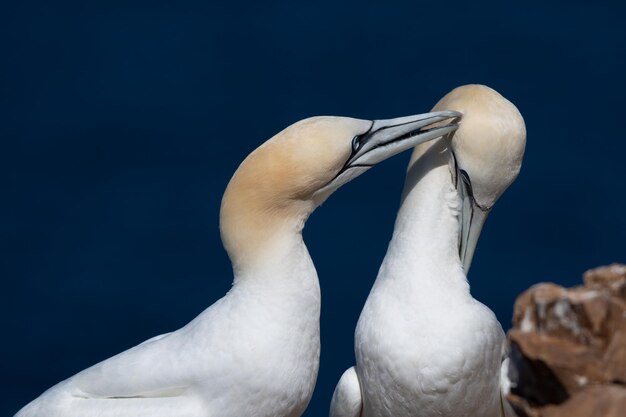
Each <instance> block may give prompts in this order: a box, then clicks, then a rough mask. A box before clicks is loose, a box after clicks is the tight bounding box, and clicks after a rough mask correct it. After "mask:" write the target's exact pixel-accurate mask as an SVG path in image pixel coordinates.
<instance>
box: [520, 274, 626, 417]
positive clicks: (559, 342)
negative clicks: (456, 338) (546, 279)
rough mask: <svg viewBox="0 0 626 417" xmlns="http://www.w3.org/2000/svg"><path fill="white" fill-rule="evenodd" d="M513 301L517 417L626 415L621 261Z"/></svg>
mask: <svg viewBox="0 0 626 417" xmlns="http://www.w3.org/2000/svg"><path fill="white" fill-rule="evenodd" d="M583 280H584V285H583V286H580V287H576V288H571V289H565V288H562V287H559V286H557V285H554V284H538V285H535V286H533V287H532V288H530V289H529V290H527V291H526V292H524V293H523V294H522V295H521V296H520V297H519V298H518V299H517V301H516V303H515V311H514V315H513V329H512V330H511V331H509V341H510V345H511V360H510V367H509V378H510V379H511V380H512V387H511V394H510V395H509V396H508V399H509V402H510V403H511V405H512V406H513V408H514V409H515V412H516V413H517V414H518V415H519V416H520V417H578V416H580V417H583V416H584V417H591V416H593V417H595V416H598V417H601V416H606V417H618V416H619V417H626V265H619V264H613V265H611V266H607V267H602V268H597V269H593V270H590V271H587V272H586V273H585V275H584V279H583Z"/></svg>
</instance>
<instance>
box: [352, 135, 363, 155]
mask: <svg viewBox="0 0 626 417" xmlns="http://www.w3.org/2000/svg"><path fill="white" fill-rule="evenodd" d="M359 146H361V140H360V138H359V137H358V136H355V137H353V138H352V153H356V151H357V150H358V149H359Z"/></svg>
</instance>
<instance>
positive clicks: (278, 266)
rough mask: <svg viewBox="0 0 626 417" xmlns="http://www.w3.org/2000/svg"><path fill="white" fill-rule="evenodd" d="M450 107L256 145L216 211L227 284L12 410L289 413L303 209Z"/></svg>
mask: <svg viewBox="0 0 626 417" xmlns="http://www.w3.org/2000/svg"><path fill="white" fill-rule="evenodd" d="M457 116H458V113H456V112H450V111H444V112H437V113H428V114H423V115H417V116H409V117H402V118H398V119H391V120H379V121H374V122H372V121H367V120H357V119H351V118H346V117H315V118H310V119H306V120H303V121H300V122H298V123H296V124H294V125H292V126H290V127H288V128H287V129H285V130H284V131H282V132H280V133H278V134H277V135H276V136H274V137H273V138H271V139H270V140H268V141H267V142H266V143H264V144H263V145H262V146H260V147H259V148H258V149H256V150H255V151H254V152H252V153H251V154H250V155H249V156H248V157H247V158H246V159H245V160H244V161H243V163H242V164H241V165H240V166H239V168H238V169H237V171H236V172H235V174H234V175H233V178H232V179H231V181H230V183H229V184H228V187H227V189H226V192H225V193H224V197H223V199H222V207H221V213H220V231H221V236H222V241H223V243H224V247H225V248H226V251H227V252H228V255H229V257H230V259H231V262H232V264H233V273H234V282H233V287H232V289H231V290H230V291H229V292H228V294H226V295H225V296H224V297H223V298H221V299H220V300H218V301H217V302H216V303H215V304H213V305H212V306H210V307H209V308H207V309H206V310H205V311H204V312H202V313H201V314H200V315H199V316H198V317H196V318H195V319H194V320H193V321H191V322H190V323H189V324H187V325H186V326H184V327H183V328H181V329H179V330H177V331H174V332H172V333H168V334H164V335H161V336H157V337H154V338H152V339H149V340H147V341H146V342H144V343H142V344H140V345H138V346H135V347H133V348H131V349H129V350H127V351H125V352H122V353H120V354H119V355H117V356H114V357H112V358H110V359H107V360H105V361H103V362H101V363H99V364H97V365H95V366H92V367H90V368H88V369H86V370H84V371H82V372H80V373H78V374H76V375H74V376H72V377H71V378H69V379H67V380H65V381H63V382H61V383H59V384H57V385H56V386H54V387H52V388H51V389H49V390H48V391H46V392H45V393H44V394H42V395H41V396H40V397H39V398H37V399H36V400H34V401H33V402H31V403H30V404H28V405H27V406H26V407H24V408H23V409H22V410H21V411H19V412H18V413H17V417H243V416H256V417H264V416H267V417H270V416H271V417H283V416H284V417H295V416H299V415H301V414H302V413H303V411H304V409H305V408H306V406H307V404H308V402H309V400H310V398H311V395H312V393H313V388H314V386H315V380H316V378H317V371H318V364H319V351H320V342H319V316H320V289H319V283H318V279H317V274H316V272H315V268H314V266H313V263H312V261H311V258H310V257H309V253H308V251H307V248H306V246H305V245H304V242H303V240H302V234H301V232H302V228H303V227H304V223H305V221H306V220H307V218H308V216H309V215H310V214H311V212H312V211H313V210H314V209H315V208H316V207H317V206H318V205H320V204H321V203H322V202H323V201H324V200H325V199H326V198H327V197H328V196H329V195H330V194H331V193H332V192H333V191H335V190H336V189H337V188H339V187H340V186H341V185H343V184H345V183H346V182H348V181H349V180H351V179H353V178H355V177H357V176H358V175H359V174H361V173H363V172H365V171H366V170H368V169H369V168H370V167H371V166H373V165H375V164H376V163H378V162H380V161H382V160H384V159H386V158H388V157H390V156H392V155H395V154H397V153H399V152H401V151H403V150H407V149H410V148H412V147H413V146H415V145H416V144H418V143H421V142H423V141H426V140H430V139H434V138H437V137H440V136H441V135H446V134H448V133H450V132H452V131H454V130H455V129H456V128H457V125H455V124H448V125H444V126H440V127H433V128H431V129H428V128H427V127H428V125H431V124H432V123H435V122H441V121H444V120H446V119H450V118H452V117H457Z"/></svg>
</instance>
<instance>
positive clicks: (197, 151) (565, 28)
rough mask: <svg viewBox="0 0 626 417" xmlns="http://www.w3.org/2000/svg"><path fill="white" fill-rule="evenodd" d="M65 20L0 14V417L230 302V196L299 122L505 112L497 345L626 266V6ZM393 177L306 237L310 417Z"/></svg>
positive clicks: (344, 346) (354, 191)
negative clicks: (505, 105) (467, 110)
mask: <svg viewBox="0 0 626 417" xmlns="http://www.w3.org/2000/svg"><path fill="white" fill-rule="evenodd" d="M55 3H59V2H43V1H42V2H32V1H23V2H13V4H12V5H11V6H8V5H5V6H3V9H4V10H3V11H2V12H0V37H1V38H2V40H1V42H2V48H1V50H0V53H1V54H2V65H1V67H0V83H1V90H0V110H1V112H0V121H1V123H0V135H1V136H0V137H1V139H2V148H3V149H2V150H1V151H0V158H1V159H2V160H1V161H0V174H1V175H0V181H1V182H2V200H1V206H0V250H1V257H0V274H1V277H2V280H3V281H2V282H3V283H4V285H3V287H4V288H3V290H2V292H1V294H2V300H1V303H0V309H1V310H0V315H1V316H2V318H3V322H2V334H3V340H4V341H3V343H2V344H0V356H1V357H2V358H3V359H2V361H1V365H0V366H1V367H2V369H0V375H2V379H3V384H6V386H4V388H3V389H2V391H3V392H4V393H5V395H6V398H3V399H2V401H0V414H2V415H10V414H11V413H13V412H15V411H17V409H18V408H19V407H20V406H22V405H24V404H25V403H26V402H28V401H29V400H31V399H33V398H34V397H36V396H37V395H38V394H39V393H41V392H42V391H43V390H44V389H46V388H48V387H49V386H51V385H53V384H54V383H56V382H58V381H60V380H62V379H64V378H66V377H69V376H71V375H72V374H74V373H75V372H77V371H79V370H81V369H83V368H85V367H87V366H89V365H92V364H94V363H95V362H97V361H100V360H102V359H105V358H107V357H109V356H111V355H113V354H115V353H117V352H119V351H122V350H124V349H126V348H129V347H131V346H133V345H135V344H137V343H139V342H141V341H142V340H144V339H146V338H148V337H151V336H154V335H156V334H160V333H164V332H168V331H171V330H174V329H176V328H178V327H180V326H182V325H184V324H185V323H186V322H188V321H189V320H190V319H191V318H193V317H194V316H195V315H196V314H198V313H199V312H200V311H202V310H203V309H204V308H205V307H207V306H209V305H210V304H212V303H213V302H214V301H215V300H217V299H218V298H220V297H221V296H222V295H223V294H224V293H225V292H226V291H227V290H228V288H229V287H230V284H231V270H230V263H229V261H228V258H227V256H226V254H225V252H224V250H223V249H222V246H221V242H220V239H219V233H218V212H219V205H220V198H221V195H222V192H223V190H224V188H225V186H226V184H227V182H228V180H229V178H230V176H231V175H232V173H233V172H234V170H235V169H236V167H237V165H238V164H239V162H240V161H241V160H242V159H243V158H244V157H245V156H246V155H247V154H248V153H249V152H250V151H252V150H253V149H254V148H255V147H256V146H257V145H259V144H260V143H261V142H263V141H264V140H265V139H267V138H269V137H270V136H271V135H273V134H274V133H275V132H277V131H278V130H281V129H282V128H284V127H285V126H287V125H289V124H291V123H292V122H295V121H296V120H299V119H302V118H304V117H308V116H312V115H320V114H333V115H348V116H354V117H360V118H388V117H395V116H404V115H408V114H414V113H419V112H424V111H427V110H429V109H430V108H431V107H432V106H433V104H434V103H435V102H436V101H437V100H438V99H439V98H440V97H441V96H443V95H444V94H445V93H447V92H448V91H449V90H450V89H452V88H454V87H456V86H458V85H461V84H466V83H484V84H487V85H489V86H491V87H493V88H495V89H497V90H498V91H500V92H501V93H502V94H503V95H504V96H506V97H507V98H509V99H510V100H511V101H512V102H513V103H515V104H516V105H517V106H518V108H519V109H520V111H521V112H522V114H523V115H524V117H525V120H526V125H527V129H528V145H527V149H526V157H525V160H524V166H523V169H522V172H521V175H520V177H519V179H518V180H517V182H516V183H515V184H514V185H513V186H512V187H511V189H510V190H509V191H508V192H507V193H506V194H505V195H504V196H503V197H502V199H501V200H500V202H499V203H498V205H497V207H496V209H495V211H494V212H493V214H492V215H491V217H490V219H489V221H488V222H487V224H486V227H485V229H484V233H483V236H482V238H481V241H480V244H479V248H478V251H477V253H476V257H475V260H474V264H473V268H472V272H471V276H470V282H471V284H472V291H473V294H474V296H475V297H476V298H478V299H479V300H481V301H483V302H484V303H485V304H487V305H488V306H490V307H491V308H492V309H493V310H494V311H495V312H496V314H497V315H498V317H499V318H500V320H501V322H502V323H503V326H504V327H505V328H506V327H508V326H509V323H510V317H511V311H512V305H513V302H514V300H515V297H516V295H517V294H519V293H520V292H521V291H522V290H524V289H525V288H527V287H528V286H529V285H531V284H533V283H535V282H538V281H543V280H553V281H555V282H558V283H560V284H564V285H575V284H577V283H578V282H579V280H580V275H581V273H582V272H583V271H584V270H585V269H587V268H590V267H593V266H597V265H602V264H606V263H609V262H613V261H620V260H621V261H624V260H626V257H625V256H624V255H625V252H624V232H625V231H626V216H624V208H625V206H626V196H625V194H624V190H625V189H626V185H625V181H624V174H626V169H625V166H624V152H625V151H626V138H624V135H623V130H624V127H623V120H624V105H623V103H624V94H625V93H626V83H625V76H624V74H626V68H625V59H624V55H625V52H626V50H625V49H626V48H625V45H626V42H625V41H626V29H625V27H626V26H625V25H624V23H623V18H624V15H625V14H624V8H623V7H622V6H618V5H616V4H611V3H609V2H602V1H595V2H593V3H592V4H591V3H590V2H580V1H571V0H570V1H560V2H552V3H551V4H550V5H546V4H544V3H545V2H544V1H527V2H515V3H513V2H503V1H489V2H483V3H478V2H459V3H456V4H455V3H454V2H452V1H445V2H443V1H442V2H427V3H420V2H406V3H403V2H384V3H382V2H381V3H379V4H377V3H372V2H356V1H353V2H344V3H339V2H331V1H327V2H325V1H315V2H298V4H293V3H292V2H287V1H284V2H259V3H260V4H242V3H235V2H219V3H217V2H207V1H204V2H190V1H177V2H171V3H169V4H168V3H159V2H156V1H145V2H142V1H133V2H128V1H125V2H119V3H116V2H111V1H109V2H102V3H100V4H98V3H92V2H80V3H67V2H65V3H64V4H55ZM87 3H89V4H87ZM615 3H617V2H615ZM407 160H408V153H407V154H405V155H403V156H401V157H396V158H395V159H393V160H390V161H387V162H386V163H384V164H382V165H381V166H379V167H377V168H375V169H374V170H372V171H370V172H368V173H367V174H366V175H364V176H363V177H361V178H359V179H358V180H356V181H355V182H353V183H350V184H348V185H347V186H346V187H344V188H343V189H342V190H341V192H339V193H337V194H336V195H334V196H333V197H332V198H331V199H330V200H329V201H328V202H327V203H326V204H324V206H323V207H322V208H320V209H319V210H318V211H317V212H316V213H315V214H314V215H313V216H312V218H311V219H310V221H309V223H308V224H307V227H306V229H305V232H304V235H305V239H306V241H307V243H308V246H309V249H310V252H311V254H312V256H313V259H314V261H315V263H316V266H317V268H318V272H319V276H320V281H321V286H322V292H323V308H322V344H323V346H322V365H321V369H320V374H319V380H318V385H317V389H316V391H315V395H314V397H313V400H312V402H311V404H310V406H309V408H308V410H307V412H306V415H307V416H324V415H326V413H327V409H328V405H329V401H330V397H331V394H332V391H333V389H334V385H335V382H336V381H337V379H338V377H339V376H340V374H341V373H342V372H343V370H344V369H345V368H347V367H349V366H351V365H352V364H353V362H354V359H353V348H352V340H353V329H354V326H355V323H356V320H357V317H358V315H359V312H360V309H361V307H362V305H363V302H364V301H365V298H366V296H367V294H368V292H369V288H370V286H371V284H372V282H373V280H374V278H375V276H376V273H377V270H378V266H379V264H380V261H381V259H382V257H383V256H384V253H385V250H386V245H387V242H388V240H389V237H390V235H391V231H392V227H393V221H394V216H395V212H396V210H397V207H398V202H399V197H400V192H401V188H402V183H403V176H404V170H405V166H406V163H407Z"/></svg>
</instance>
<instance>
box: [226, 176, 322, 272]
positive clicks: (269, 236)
mask: <svg viewBox="0 0 626 417" xmlns="http://www.w3.org/2000/svg"><path fill="white" fill-rule="evenodd" d="M313 208H314V207H313V203H312V202H310V201H307V200H288V201H285V200H281V199H279V198H277V197H276V196H272V195H271V194H270V193H268V192H265V193H259V190H258V189H255V188H254V187H249V186H247V185H246V184H242V183H241V182H238V181H237V179H236V178H233V180H231V183H230V184H229V185H228V187H227V189H226V192H225V193H224V197H223V199H222V207H221V211H220V232H221V236H222V242H223V244H224V248H225V249H226V251H227V252H228V256H229V257H230V259H231V262H232V264H233V271H234V275H235V283H237V282H239V281H241V280H247V281H250V280H264V281H266V280H268V279H270V277H272V278H271V279H273V280H277V279H280V278H281V277H283V276H289V275H293V273H292V272H293V269H294V268H295V269H297V268H298V265H299V264H306V263H307V262H310V257H309V254H308V251H307V249H306V246H305V245H304V241H303V239H302V228H303V227H304V223H305V222H306V220H307V218H308V216H309V214H310V213H311V211H312V210H313ZM311 265H312V264H311ZM314 271H315V270H314V269H313V272H314ZM308 275H310V273H309V274H308ZM294 278H295V277H294Z"/></svg>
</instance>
